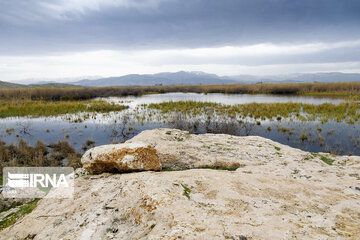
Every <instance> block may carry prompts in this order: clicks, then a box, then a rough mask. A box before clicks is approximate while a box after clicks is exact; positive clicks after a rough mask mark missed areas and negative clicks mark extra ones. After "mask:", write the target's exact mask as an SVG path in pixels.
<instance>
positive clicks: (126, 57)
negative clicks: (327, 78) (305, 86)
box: [0, 0, 360, 83]
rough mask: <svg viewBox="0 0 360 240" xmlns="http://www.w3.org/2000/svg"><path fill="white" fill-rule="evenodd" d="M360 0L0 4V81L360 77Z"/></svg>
mask: <svg viewBox="0 0 360 240" xmlns="http://www.w3.org/2000/svg"><path fill="white" fill-rule="evenodd" d="M359 13H360V1H359V0H221V1H220V0H72V1H68V0H16V1H14V0H0V80H2V81H15V82H22V81H23V82H24V83H28V82H37V81H39V80H45V79H56V80H58V81H65V80H66V79H68V80H71V79H73V78H82V77H84V76H86V77H92V76H103V77H108V76H121V75H126V74H133V73H138V74H144V73H157V72H175V71H180V70H185V71H204V72H208V73H215V74H218V75H220V76H223V75H242V74H250V75H282V74H291V73H311V72H335V71H338V72H349V73H360V14H359Z"/></svg>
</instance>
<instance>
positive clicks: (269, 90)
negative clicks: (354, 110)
mask: <svg viewBox="0 0 360 240" xmlns="http://www.w3.org/2000/svg"><path fill="white" fill-rule="evenodd" d="M168 92H193V93H226V94H259V93H264V94H297V95H311V96H328V97H329V96H334V97H342V98H349V99H353V100H356V99H360V97H359V96H360V82H338V83H260V84H228V85H220V84H213V85H166V86H129V87H78V88H13V89H0V99H4V100H14V99H27V100H45V101H59V100H88V99H93V98H96V97H122V96H130V95H132V96H140V95H144V94H154V93H168Z"/></svg>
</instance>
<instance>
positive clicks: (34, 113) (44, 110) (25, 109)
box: [0, 100, 127, 118]
mask: <svg viewBox="0 0 360 240" xmlns="http://www.w3.org/2000/svg"><path fill="white" fill-rule="evenodd" d="M125 108H127V106H122V105H116V104H113V103H109V102H106V101H43V100H35V101H31V100H13V101H0V118H5V117H13V116H14V117H15V116H16V117H23V116H31V117H41V116H44V117H46V116H58V115H61V114H66V113H70V114H72V113H79V112H100V113H106V112H111V111H121V110H124V109H125Z"/></svg>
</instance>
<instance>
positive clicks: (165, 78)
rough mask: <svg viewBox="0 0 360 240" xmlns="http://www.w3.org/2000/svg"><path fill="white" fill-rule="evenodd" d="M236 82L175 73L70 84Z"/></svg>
mask: <svg viewBox="0 0 360 240" xmlns="http://www.w3.org/2000/svg"><path fill="white" fill-rule="evenodd" d="M232 83H238V81H236V80H232V79H228V78H225V77H219V76H217V75H215V74H207V73H203V72H185V71H180V72H175V73H169V72H164V73H157V74H130V75H125V76H121V77H109V78H101V79H97V80H87V79H85V80H80V81H77V82H72V83H71V84H75V85H81V86H96V87H109V86H153V85H180V84H184V85H199V84H232Z"/></svg>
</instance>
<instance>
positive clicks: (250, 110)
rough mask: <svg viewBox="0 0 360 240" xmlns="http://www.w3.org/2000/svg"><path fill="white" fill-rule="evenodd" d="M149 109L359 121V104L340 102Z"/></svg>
mask: <svg viewBox="0 0 360 240" xmlns="http://www.w3.org/2000/svg"><path fill="white" fill-rule="evenodd" d="M147 106H148V108H150V109H157V110H160V112H161V113H162V114H163V115H165V114H168V113H173V112H180V113H183V114H186V115H188V116H196V115H201V114H203V113H206V112H209V111H211V112H215V113H216V114H217V115H224V116H227V117H230V118H246V117H250V118H253V119H255V120H257V119H260V120H265V119H270V120H277V121H281V120H282V119H283V118H291V119H299V120H302V121H314V120H321V122H323V123H324V122H328V121H336V122H341V121H346V122H347V123H350V124H354V123H356V122H358V121H359V119H360V103H356V102H344V103H340V104H338V105H335V104H331V103H324V104H320V105H313V104H303V103H291V102H290V103H249V104H238V105H232V106H231V105H223V104H219V103H209V102H196V101H179V102H163V103H156V104H149V105H147Z"/></svg>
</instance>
